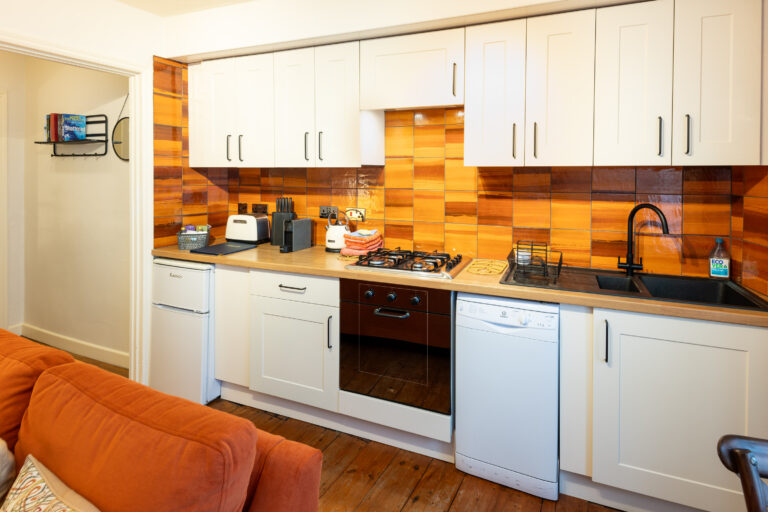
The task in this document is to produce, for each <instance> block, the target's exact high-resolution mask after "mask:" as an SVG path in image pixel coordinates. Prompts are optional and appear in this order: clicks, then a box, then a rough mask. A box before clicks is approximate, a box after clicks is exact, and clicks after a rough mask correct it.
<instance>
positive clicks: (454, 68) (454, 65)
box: [452, 62, 456, 96]
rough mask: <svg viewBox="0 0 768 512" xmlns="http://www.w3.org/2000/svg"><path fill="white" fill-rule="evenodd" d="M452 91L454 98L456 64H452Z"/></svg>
mask: <svg viewBox="0 0 768 512" xmlns="http://www.w3.org/2000/svg"><path fill="white" fill-rule="evenodd" d="M452 91H453V95H454V96H456V63H455V62H454V63H453V85H452Z"/></svg>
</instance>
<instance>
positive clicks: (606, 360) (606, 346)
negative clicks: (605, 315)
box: [605, 320, 608, 364]
mask: <svg viewBox="0 0 768 512" xmlns="http://www.w3.org/2000/svg"><path fill="white" fill-rule="evenodd" d="M605 362H606V364H607V363H608V320H605Z"/></svg>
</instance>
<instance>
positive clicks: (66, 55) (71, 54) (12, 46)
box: [0, 33, 154, 384]
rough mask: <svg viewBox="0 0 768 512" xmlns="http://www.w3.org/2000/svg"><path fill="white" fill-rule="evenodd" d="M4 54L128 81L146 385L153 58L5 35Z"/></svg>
mask: <svg viewBox="0 0 768 512" xmlns="http://www.w3.org/2000/svg"><path fill="white" fill-rule="evenodd" d="M0 50H6V51H9V52H13V53H19V54H23V55H29V56H32V57H37V58H41V59H46V60H50V61H54V62H60V63H63V64H71V65H74V66H79V67H84V68H88V69H94V70H98V71H104V72H107V73H114V74H118V75H122V76H126V77H128V78H129V84H128V91H129V99H130V102H131V110H130V112H131V116H132V118H133V119H131V123H130V130H131V132H130V137H131V144H130V155H129V157H130V160H129V173H130V176H129V195H130V204H131V207H130V226H129V231H130V251H131V255H130V282H131V286H130V290H131V296H130V333H129V358H130V367H129V375H130V378H131V379H133V380H135V381H138V382H141V383H144V384H146V383H147V382H148V377H149V327H150V325H149V322H150V305H151V300H150V290H151V273H150V272H151V263H152V255H151V251H152V247H153V236H152V229H153V220H152V215H153V207H152V198H153V190H152V183H153V172H154V171H153V169H154V167H153V165H154V163H153V104H152V94H153V91H152V84H153V63H152V55H147V63H146V66H143V65H141V66H137V65H135V64H129V63H121V62H117V61H115V60H114V59H107V58H104V57H98V56H94V55H93V54H86V53H81V52H76V51H68V50H64V49H62V48H60V47H58V46H53V45H46V44H41V43H39V42H38V41H32V40H28V39H24V38H21V37H18V36H16V35H11V34H6V33H0ZM0 191H2V188H0ZM6 204H7V203H6ZM6 247H7V245H6ZM105 293H108V291H106V292H105Z"/></svg>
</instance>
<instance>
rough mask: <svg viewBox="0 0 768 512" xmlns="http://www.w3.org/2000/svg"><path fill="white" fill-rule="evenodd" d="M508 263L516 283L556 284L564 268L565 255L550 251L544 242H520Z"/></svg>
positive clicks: (510, 254)
mask: <svg viewBox="0 0 768 512" xmlns="http://www.w3.org/2000/svg"><path fill="white" fill-rule="evenodd" d="M507 261H508V262H509V268H510V269H511V272H512V279H513V280H514V281H517V282H524V281H529V282H530V281H534V282H536V281H541V282H546V283H550V284H556V283H557V280H558V278H559V277H560V271H561V270H562V268H563V253H562V252H559V251H552V250H550V249H549V247H548V245H547V244H546V243H544V242H534V241H531V240H519V241H518V242H517V244H515V247H514V249H512V252H510V253H509V256H507Z"/></svg>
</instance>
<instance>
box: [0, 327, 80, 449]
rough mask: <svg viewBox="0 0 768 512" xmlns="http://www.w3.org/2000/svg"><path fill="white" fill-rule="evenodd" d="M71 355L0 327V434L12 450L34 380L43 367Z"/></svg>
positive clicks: (48, 366) (60, 361) (68, 360)
mask: <svg viewBox="0 0 768 512" xmlns="http://www.w3.org/2000/svg"><path fill="white" fill-rule="evenodd" d="M72 361H74V359H73V358H72V356H71V355H69V354H67V353H66V352H62V351H61V350H57V349H55V348H51V347H46V346H45V345H40V344H39V343H35V342H34V341H30V340H27V339H24V338H22V337H21V336H16V335H15V334H13V333H10V332H8V331H4V330H2V329H0V411H2V413H0V438H2V439H4V440H5V442H6V443H7V444H8V448H9V449H11V450H13V449H14V447H15V446H16V438H17V436H18V433H19V425H20V424H21V417H22V416H24V411H25V410H26V409H27V404H28V403H29V395H30V394H31V393H32V387H33V386H34V385H35V381H37V378H38V377H39V376H40V374H41V373H43V371H44V370H45V369H46V368H50V367H52V366H56V365H60V364H65V363H71V362H72Z"/></svg>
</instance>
